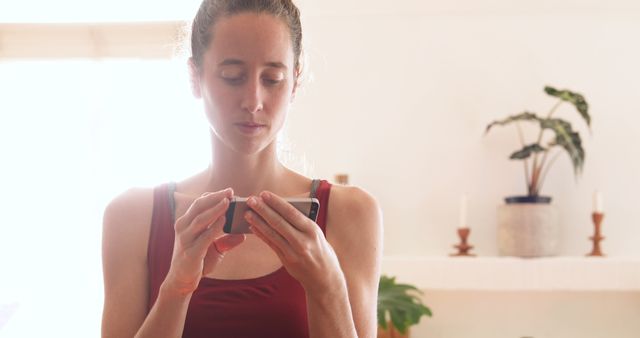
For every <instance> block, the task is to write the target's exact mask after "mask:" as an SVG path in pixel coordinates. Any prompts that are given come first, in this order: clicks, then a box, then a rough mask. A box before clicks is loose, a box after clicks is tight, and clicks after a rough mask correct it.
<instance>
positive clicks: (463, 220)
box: [458, 194, 469, 228]
mask: <svg viewBox="0 0 640 338" xmlns="http://www.w3.org/2000/svg"><path fill="white" fill-rule="evenodd" d="M467 200H468V198H467V195H466V194H465V195H462V196H461V197H460V223H459V224H458V228H468V227H469V225H468V224H467V202H468V201H467Z"/></svg>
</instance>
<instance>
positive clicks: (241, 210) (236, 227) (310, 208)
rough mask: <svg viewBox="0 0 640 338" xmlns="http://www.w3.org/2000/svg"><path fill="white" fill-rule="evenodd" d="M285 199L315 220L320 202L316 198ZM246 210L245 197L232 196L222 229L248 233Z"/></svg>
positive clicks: (236, 232) (249, 231)
mask: <svg viewBox="0 0 640 338" xmlns="http://www.w3.org/2000/svg"><path fill="white" fill-rule="evenodd" d="M285 200H286V201H287V202H289V203H290V204H291V205H293V206H294V207H295V208H296V209H298V210H299V211H300V212H301V213H303V214H304V215H305V216H307V217H308V218H309V219H311V220H312V221H314V222H315V221H316V219H317V218H318V209H320V202H319V201H318V199H317V198H311V197H290V198H285ZM247 210H250V208H249V206H248V205H247V198H246V197H234V198H232V199H231V201H230V203H229V209H227V213H226V215H225V216H226V222H225V223H224V227H223V231H224V232H225V233H228V234H250V233H251V230H250V229H249V226H250V225H249V223H248V222H247V220H245V219H244V214H245V212H246V211H247Z"/></svg>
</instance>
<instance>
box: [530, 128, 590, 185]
mask: <svg viewBox="0 0 640 338" xmlns="http://www.w3.org/2000/svg"><path fill="white" fill-rule="evenodd" d="M540 127H541V128H545V129H551V130H553V131H554V132H555V134H556V138H555V140H554V141H553V142H552V143H551V144H550V145H551V146H554V145H559V146H561V147H562V148H564V149H565V150H566V151H567V153H569V157H571V163H572V164H573V170H574V173H575V174H576V175H579V174H580V173H581V172H582V167H583V165H584V158H585V153H584V149H583V148H582V140H581V139H580V134H578V133H577V132H575V131H573V129H572V128H571V124H570V123H569V122H567V121H565V120H562V119H544V120H542V121H540Z"/></svg>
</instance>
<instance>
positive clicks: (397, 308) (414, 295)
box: [377, 275, 432, 333]
mask: <svg viewBox="0 0 640 338" xmlns="http://www.w3.org/2000/svg"><path fill="white" fill-rule="evenodd" d="M421 294H422V291H420V290H419V289H418V288H416V287H415V286H413V285H410V284H396V282H395V277H387V276H384V275H383V276H381V277H380V284H379V287H378V309H377V315H378V325H380V327H382V328H384V329H386V328H387V321H388V320H387V318H389V320H390V321H391V323H392V325H393V326H394V327H395V328H396V329H397V330H398V331H400V332H402V333H406V331H407V329H408V328H409V327H410V326H411V325H415V324H417V323H418V322H419V321H420V318H421V317H422V316H432V313H431V310H430V309H429V308H428V307H426V306H425V305H424V304H423V303H422V300H421V298H420V295H421ZM387 314H389V316H388V317H387Z"/></svg>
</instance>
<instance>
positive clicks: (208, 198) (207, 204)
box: [175, 188, 233, 231]
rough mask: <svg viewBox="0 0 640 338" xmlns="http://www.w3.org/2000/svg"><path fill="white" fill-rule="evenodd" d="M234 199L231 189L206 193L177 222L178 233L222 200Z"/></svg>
mask: <svg viewBox="0 0 640 338" xmlns="http://www.w3.org/2000/svg"><path fill="white" fill-rule="evenodd" d="M232 197H233V190H232V189H231V188H227V189H224V190H220V191H216V192H212V193H206V194H203V195H202V196H200V197H198V198H197V199H196V200H195V201H193V203H191V206H190V207H189V209H188V210H187V212H185V214H184V215H182V216H181V217H180V218H178V219H177V220H176V225H175V227H176V231H182V230H184V229H185V228H187V227H188V226H189V224H191V222H192V221H193V219H194V218H196V217H197V216H198V215H199V214H200V213H202V212H203V211H205V210H207V209H210V208H211V207H213V206H214V205H216V204H218V203H219V202H220V201H221V200H222V199H224V198H227V199H230V198H232Z"/></svg>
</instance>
